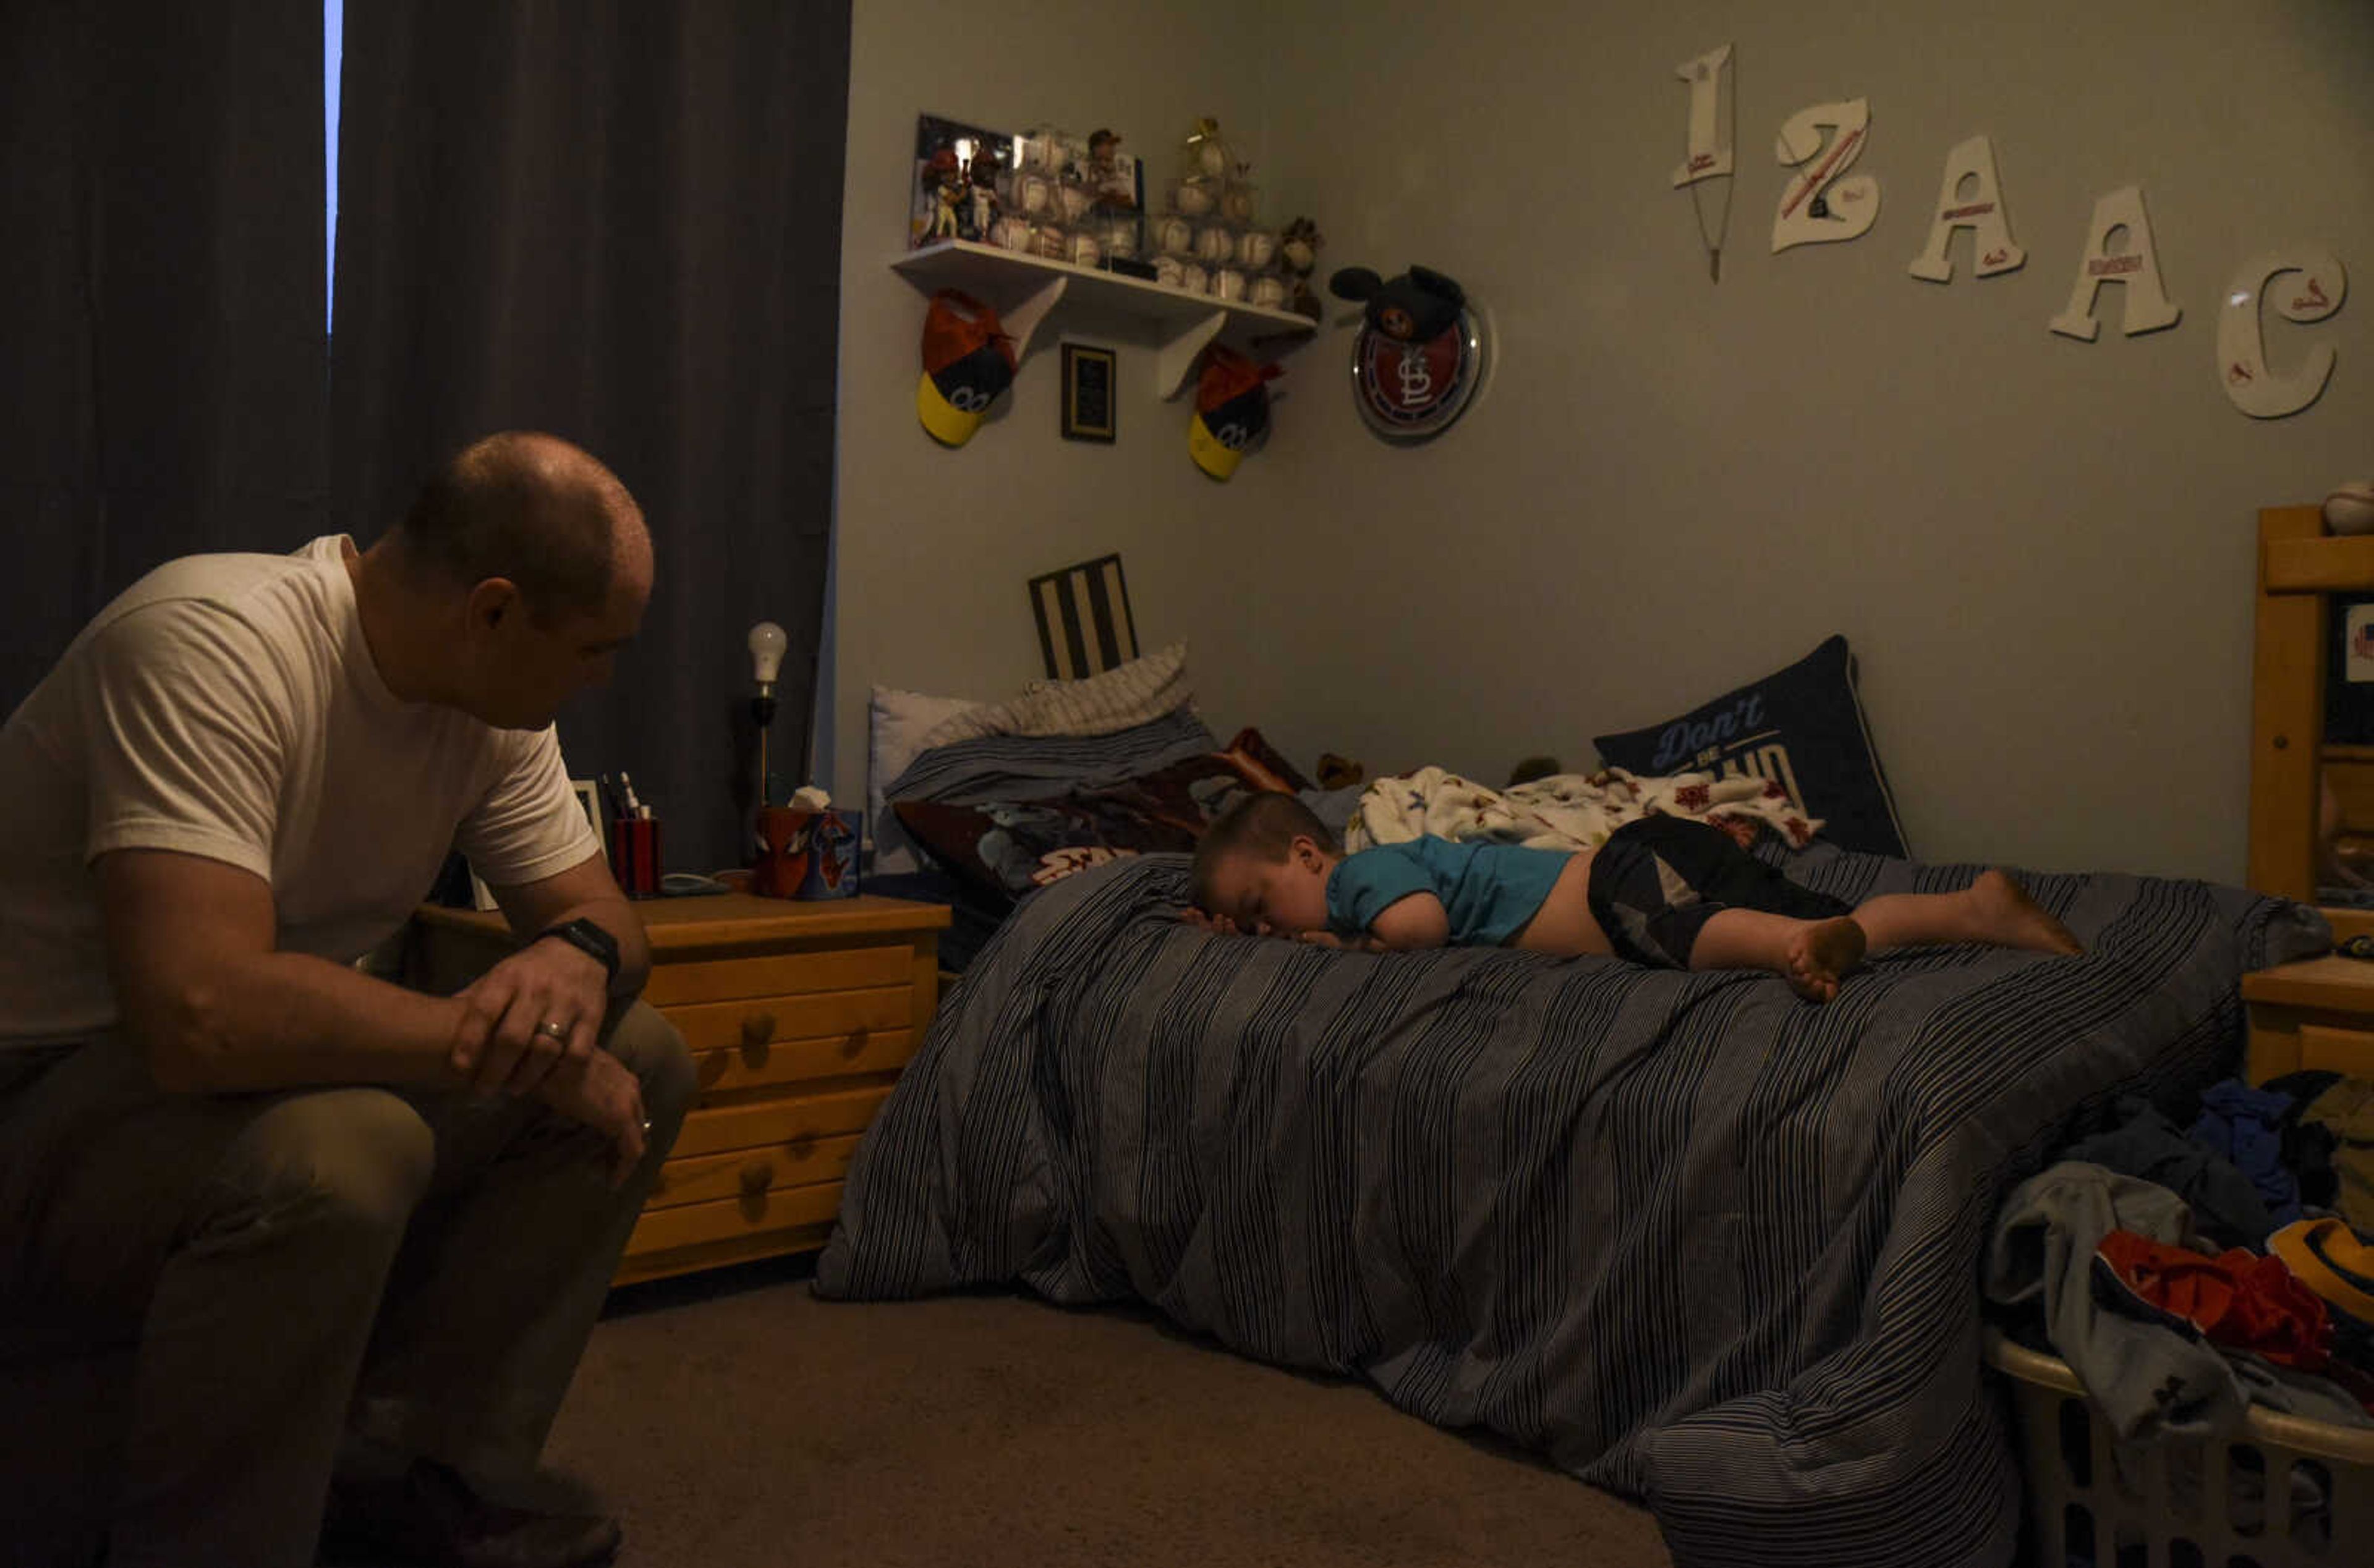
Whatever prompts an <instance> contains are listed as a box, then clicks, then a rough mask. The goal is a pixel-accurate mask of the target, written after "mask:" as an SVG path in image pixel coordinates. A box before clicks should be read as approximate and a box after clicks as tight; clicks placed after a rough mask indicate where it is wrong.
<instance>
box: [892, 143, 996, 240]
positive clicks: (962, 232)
mask: <svg viewBox="0 0 2374 1568" xmlns="http://www.w3.org/2000/svg"><path fill="white" fill-rule="evenodd" d="M1013 166H1014V138H1013V137H1012V136H1011V135H1007V134H1005V132H1003V131H984V130H982V129H981V127H979V126H977V125H963V124H959V123H957V122H956V121H954V120H943V119H942V118H940V117H939V116H938V115H936V114H925V115H922V116H920V117H918V118H917V120H916V121H915V169H914V189H913V192H912V193H911V197H910V199H909V203H908V210H907V248H908V249H909V250H914V249H917V248H918V247H920V246H924V245H936V244H938V243H939V242H940V241H942V240H973V241H975V242H977V243H981V244H987V243H988V242H989V236H990V230H991V229H992V228H993V227H994V226H995V224H996V222H997V214H998V210H999V207H1000V205H1002V199H1001V197H1000V194H999V192H998V177H999V175H1000V174H1001V173H1005V172H1008V171H1010V170H1012V169H1013Z"/></svg>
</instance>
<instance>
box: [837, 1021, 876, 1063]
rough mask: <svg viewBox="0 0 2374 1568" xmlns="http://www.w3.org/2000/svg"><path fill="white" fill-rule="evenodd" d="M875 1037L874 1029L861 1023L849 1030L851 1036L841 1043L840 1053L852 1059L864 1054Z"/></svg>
mask: <svg viewBox="0 0 2374 1568" xmlns="http://www.w3.org/2000/svg"><path fill="white" fill-rule="evenodd" d="M873 1038H874V1036H873V1031H872V1030H870V1029H868V1028H866V1027H865V1025H864V1024H859V1025H858V1026H857V1027H856V1028H854V1029H852V1030H851V1031H850V1032H849V1038H847V1039H846V1040H843V1041H842V1042H841V1043H840V1054H841V1055H843V1056H845V1057H849V1058H852V1059H854V1058H857V1057H861V1056H864V1054H865V1047H867V1046H869V1045H871V1044H872V1043H873Z"/></svg>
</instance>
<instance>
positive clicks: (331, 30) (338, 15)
mask: <svg viewBox="0 0 2374 1568" xmlns="http://www.w3.org/2000/svg"><path fill="white" fill-rule="evenodd" d="M346 34H347V0H322V141H323V148H324V150H325V151H326V152H327V153H328V155H329V157H328V167H327V170H326V172H327V174H328V176H329V196H330V213H329V219H330V220H329V222H327V223H325V224H323V226H322V227H323V231H324V232H326V233H327V234H328V235H329V237H330V249H329V255H328V257H327V258H326V259H325V263H324V264H325V265H327V266H328V268H329V270H330V278H329V282H328V284H327V285H326V286H325V287H323V290H322V298H323V303H324V306H325V307H326V308H325V309H324V310H323V316H322V330H323V332H324V333H327V332H328V331H329V330H330V326H331V323H333V322H335V321H336V320H337V317H338V296H337V287H338V62H339V61H340V60H341V59H342V58H343V57H344V56H345V53H346Z"/></svg>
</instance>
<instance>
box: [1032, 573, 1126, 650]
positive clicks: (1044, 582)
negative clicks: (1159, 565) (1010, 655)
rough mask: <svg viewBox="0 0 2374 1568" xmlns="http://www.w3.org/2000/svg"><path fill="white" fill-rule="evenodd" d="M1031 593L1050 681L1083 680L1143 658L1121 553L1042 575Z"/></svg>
mask: <svg viewBox="0 0 2374 1568" xmlns="http://www.w3.org/2000/svg"><path fill="white" fill-rule="evenodd" d="M1028 587H1029V591H1030V614H1032V616H1033V617H1035V618H1036V619H1037V621H1038V623H1039V651H1040V653H1041V654H1042V655H1044V656H1045V658H1046V661H1047V678H1048V679H1049V680H1051V681H1077V680H1083V679H1085V678H1087V676H1090V675H1094V674H1098V673H1101V672H1103V671H1106V670H1110V669H1112V668H1113V667H1114V666H1116V665H1121V664H1126V663H1128V662H1129V661H1131V660H1133V659H1134V658H1136V657H1137V621H1136V618H1135V617H1134V616H1133V615H1132V614H1130V613H1129V579H1127V578H1125V577H1123V576H1122V570H1121V556H1120V554H1119V553H1118V552H1116V553H1115V554H1113V555H1110V556H1098V557H1097V558H1096V559H1095V560H1093V561H1081V562H1079V563H1077V564H1076V565H1073V566H1068V567H1059V568H1056V569H1055V570H1053V571H1051V572H1041V573H1040V574H1039V575H1038V576H1037V577H1034V578H1032V579H1030V581H1029V584H1028Z"/></svg>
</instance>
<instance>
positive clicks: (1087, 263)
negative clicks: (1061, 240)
mask: <svg viewBox="0 0 2374 1568" xmlns="http://www.w3.org/2000/svg"><path fill="white" fill-rule="evenodd" d="M1103 259H1104V252H1103V251H1102V250H1101V249H1099V246H1098V244H1097V237H1096V236H1095V235H1093V234H1089V233H1086V232H1082V233H1077V234H1075V235H1073V236H1072V237H1071V242H1070V243H1069V244H1068V245H1067V246H1066V247H1065V248H1064V260H1065V261H1067V262H1070V263H1073V264H1075V265H1076V266H1083V267H1092V266H1095V265H1096V264H1097V263H1099V261H1102V260H1103Z"/></svg>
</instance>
